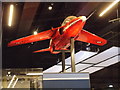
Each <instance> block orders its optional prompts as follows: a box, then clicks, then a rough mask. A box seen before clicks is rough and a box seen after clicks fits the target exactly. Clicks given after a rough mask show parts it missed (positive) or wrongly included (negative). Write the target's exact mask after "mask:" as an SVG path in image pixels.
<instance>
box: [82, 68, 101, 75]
mask: <svg viewBox="0 0 120 90" xmlns="http://www.w3.org/2000/svg"><path fill="white" fill-rule="evenodd" d="M100 69H103V67H90V68H88V69H85V70H83V71H81V72H89V73H90V74H91V73H94V72H96V71H98V70H100Z"/></svg>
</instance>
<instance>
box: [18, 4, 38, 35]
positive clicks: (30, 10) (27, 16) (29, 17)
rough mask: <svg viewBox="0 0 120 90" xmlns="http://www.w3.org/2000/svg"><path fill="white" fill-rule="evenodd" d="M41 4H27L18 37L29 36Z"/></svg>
mask: <svg viewBox="0 0 120 90" xmlns="http://www.w3.org/2000/svg"><path fill="white" fill-rule="evenodd" d="M39 4H40V3H38V2H33V3H30V2H25V4H24V7H23V12H22V16H21V20H20V24H19V28H18V33H17V37H22V36H26V35H27V34H28V31H29V29H30V27H31V25H32V22H33V20H34V17H35V15H36V12H37V9H38V7H39Z"/></svg>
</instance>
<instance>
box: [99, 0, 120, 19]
mask: <svg viewBox="0 0 120 90" xmlns="http://www.w3.org/2000/svg"><path fill="white" fill-rule="evenodd" d="M119 1H120V0H115V1H114V2H113V3H112V4H110V5H109V6H108V7H107V8H106V9H105V10H104V11H103V12H102V13H101V14H100V15H99V16H100V17H102V16H103V15H104V14H105V13H106V12H107V11H108V10H110V9H111V8H112V7H113V6H114V5H115V4H117V3H118V2H119Z"/></svg>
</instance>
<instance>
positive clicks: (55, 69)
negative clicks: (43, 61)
mask: <svg viewBox="0 0 120 90" xmlns="http://www.w3.org/2000/svg"><path fill="white" fill-rule="evenodd" d="M68 67H69V66H65V68H68ZM60 71H62V66H61V65H54V66H52V67H50V68H48V69H47V70H45V71H43V73H48V72H49V73H50V72H51V73H52V72H56V73H57V72H60Z"/></svg>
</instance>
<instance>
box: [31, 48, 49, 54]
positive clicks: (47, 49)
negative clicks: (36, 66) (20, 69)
mask: <svg viewBox="0 0 120 90" xmlns="http://www.w3.org/2000/svg"><path fill="white" fill-rule="evenodd" d="M45 51H50V48H46V49H41V50H37V51H34V52H33V53H38V52H45Z"/></svg>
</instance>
